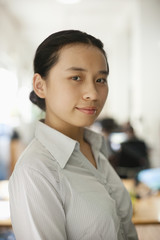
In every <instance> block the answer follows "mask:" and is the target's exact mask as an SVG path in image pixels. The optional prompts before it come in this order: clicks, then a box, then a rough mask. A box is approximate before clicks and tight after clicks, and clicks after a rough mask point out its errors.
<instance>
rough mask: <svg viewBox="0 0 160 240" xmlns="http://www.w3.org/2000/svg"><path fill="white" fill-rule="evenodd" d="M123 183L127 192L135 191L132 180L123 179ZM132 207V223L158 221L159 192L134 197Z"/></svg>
mask: <svg viewBox="0 0 160 240" xmlns="http://www.w3.org/2000/svg"><path fill="white" fill-rule="evenodd" d="M123 183H124V185H125V187H126V189H127V190H128V191H129V192H133V191H135V188H136V187H135V185H134V180H132V179H127V180H123ZM133 209H134V213H133V218H132V220H133V223H134V224H158V223H160V192H159V193H155V194H153V195H146V196H144V197H143V198H140V199H135V200H134V203H133Z"/></svg>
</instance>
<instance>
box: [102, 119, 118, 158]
mask: <svg viewBox="0 0 160 240" xmlns="http://www.w3.org/2000/svg"><path fill="white" fill-rule="evenodd" d="M100 124H101V131H102V134H103V136H104V138H105V140H106V145H107V152H108V156H107V157H108V159H109V160H110V158H111V157H112V155H114V149H113V147H112V146H111V144H112V141H111V134H113V133H114V132H117V131H119V130H118V129H119V126H118V124H117V123H116V121H115V120H114V119H113V118H103V119H102V120H101V121H100Z"/></svg>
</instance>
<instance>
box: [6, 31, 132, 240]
mask: <svg viewBox="0 0 160 240" xmlns="http://www.w3.org/2000/svg"><path fill="white" fill-rule="evenodd" d="M34 72H35V74H34V77H33V89H34V90H33V91H32V92H31V94H30V99H31V101H32V102H33V103H35V104H37V105H38V106H39V107H40V108H41V109H43V110H45V113H46V114H45V119H43V120H41V121H39V122H38V123H37V126H36V131H35V138H34V139H33V141H32V142H31V143H30V145H29V146H28V147H27V149H26V150H25V152H24V153H23V154H22V156H21V157H20V159H19V161H18V163H17V164H16V167H15V169H14V172H13V174H12V176H11V178H10V182H9V192H10V207H11V219H12V225H13V230H14V233H15V236H16V239H17V240H22V239H23V240H30V239H31V240H66V239H68V240H100V239H101V240H116V239H118V240H122V239H123V240H124V239H130V240H131V239H132V240H136V239H137V235H136V231H135V228H134V226H133V224H132V222H131V218H132V207H131V202H130V198H129V194H128V193H127V191H126V190H125V188H124V186H123V184H122V182H121V180H120V179H119V177H118V176H117V174H116V173H115V172H114V170H113V169H112V167H111V166H110V164H109V162H108V160H107V159H106V155H107V153H106V145H105V141H104V139H103V137H102V136H101V135H98V134H97V133H94V132H92V131H90V130H88V129H87V128H86V127H88V126H90V125H91V124H93V122H94V121H95V119H96V118H97V117H98V115H99V113H100V112H101V110H102V108H103V106H104V103H105V101H106V98H107V95H108V83H107V77H108V73H109V66H108V62H107V57H106V54H105V51H104V49H103V44H102V42H101V41H100V40H98V39H96V38H95V37H93V36H91V35H89V34H86V33H84V32H81V31H77V30H68V31H61V32H57V33H54V34H52V35H51V36H49V37H48V38H47V39H46V40H44V42H43V43H42V44H41V45H40V46H39V47H38V49H37V51H36V54H35V59H34Z"/></svg>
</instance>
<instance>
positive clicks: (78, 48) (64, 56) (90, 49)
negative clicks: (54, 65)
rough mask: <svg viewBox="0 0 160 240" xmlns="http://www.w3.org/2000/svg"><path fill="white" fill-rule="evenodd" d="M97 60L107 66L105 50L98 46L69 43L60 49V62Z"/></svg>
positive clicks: (96, 61)
mask: <svg viewBox="0 0 160 240" xmlns="http://www.w3.org/2000/svg"><path fill="white" fill-rule="evenodd" d="M63 61H64V62H66V63H67V62H68V63H69V62H74V63H75V61H76V62H79V63H81V62H85V61H87V62H92V63H93V62H95V63H97V64H101V65H102V64H103V65H104V67H106V66H107V65H108V64H107V60H106V57H105V55H104V54H103V52H102V51H101V50H100V49H99V48H98V47H96V46H94V45H90V44H83V43H74V44H68V45H66V46H64V47H62V48H61V49H60V50H59V62H63Z"/></svg>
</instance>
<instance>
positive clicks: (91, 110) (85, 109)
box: [76, 107, 97, 115]
mask: <svg viewBox="0 0 160 240" xmlns="http://www.w3.org/2000/svg"><path fill="white" fill-rule="evenodd" d="M76 109H77V110H78V111H80V112H82V113H85V114H88V115H94V114H96V112H97V108H96V107H76Z"/></svg>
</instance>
